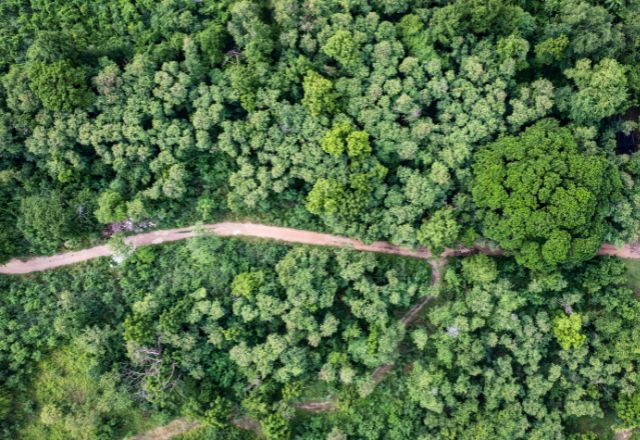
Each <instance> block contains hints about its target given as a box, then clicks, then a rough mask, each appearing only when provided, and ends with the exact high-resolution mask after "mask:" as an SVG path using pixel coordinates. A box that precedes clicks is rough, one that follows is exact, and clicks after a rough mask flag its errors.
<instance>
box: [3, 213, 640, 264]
mask: <svg viewBox="0 0 640 440" xmlns="http://www.w3.org/2000/svg"><path fill="white" fill-rule="evenodd" d="M198 229H202V230H204V231H206V232H209V233H211V234H213V235H217V236H219V237H230V236H245V237H257V238H266V239H271V240H278V241H283V242H287V243H300V244H310V245H318V246H332V247H346V248H352V249H354V250H359V251H365V252H381V253H385V254H395V255H404V256H407V257H415V258H422V259H427V258H430V257H432V254H431V252H429V251H428V250H427V249H424V248H420V249H416V250H414V249H407V248H403V247H400V246H396V245H393V244H391V243H388V242H386V241H376V242H373V243H371V244H364V243H362V242H361V241H359V240H355V239H352V238H347V237H341V236H338V235H331V234H324V233H321V232H313V231H303V230H299V229H293V228H284V227H279V226H268V225H262V224H258V223H234V222H223V223H214V224H208V225H202V226H200V227H186V228H175V229H163V230H159V231H153V232H144V233H141V234H138V235H132V236H130V237H127V238H126V239H125V243H127V244H130V245H132V246H134V247H138V246H144V245H150V244H160V243H168V242H171V241H178V240H184V239H185V238H191V237H195V236H196V235H198V232H197V231H198ZM473 252H483V253H485V254H488V255H494V256H498V255H503V252H502V251H501V250H500V249H490V248H487V247H482V246H474V247H472V248H466V247H463V246H460V247H458V248H455V249H446V250H445V251H444V252H443V253H442V254H440V256H442V257H459V256H462V255H467V254H470V253H473ZM112 254H113V252H112V251H111V249H110V248H109V246H108V245H100V246H95V247H92V248H88V249H82V250H79V251H73V252H64V253H60V254H56V255H51V256H45V257H35V258H30V259H28V260H20V259H17V258H14V259H13V260H11V261H9V262H8V263H6V264H3V265H0V274H13V275H19V274H26V273H31V272H40V271H43V270H47V269H54V268H56V267H60V266H66V265H69V264H75V263H80V262H82V261H87V260H91V259H94V258H98V257H108V256H110V255H112ZM598 254H599V255H612V256H616V257H620V258H627V259H640V243H629V244H627V245H625V246H623V247H621V248H616V247H615V246H613V245H610V244H604V245H602V248H601V249H600V251H599V253H598Z"/></svg>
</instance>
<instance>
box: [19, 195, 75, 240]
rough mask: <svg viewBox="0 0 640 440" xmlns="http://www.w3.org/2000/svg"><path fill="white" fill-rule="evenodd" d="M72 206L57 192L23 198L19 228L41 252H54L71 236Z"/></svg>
mask: <svg viewBox="0 0 640 440" xmlns="http://www.w3.org/2000/svg"><path fill="white" fill-rule="evenodd" d="M71 219H72V217H71V213H70V208H69V207H67V206H65V202H64V201H63V200H62V198H61V196H60V195H59V194H57V193H50V194H47V195H42V196H39V195H34V196H30V197H27V198H24V199H22V201H21V203H20V217H19V221H18V228H19V229H20V231H21V232H22V233H23V234H24V237H25V238H26V239H27V240H29V241H30V242H31V243H32V244H33V245H34V248H35V249H37V250H38V251H39V252H52V251H55V249H56V248H57V247H58V246H59V245H60V244H61V243H62V242H63V241H64V240H66V239H68V238H70V237H71V234H72V229H71Z"/></svg>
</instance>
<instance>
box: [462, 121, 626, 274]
mask: <svg viewBox="0 0 640 440" xmlns="http://www.w3.org/2000/svg"><path fill="white" fill-rule="evenodd" d="M473 172H474V180H473V186H472V194H473V201H474V202H475V204H476V206H477V208H478V210H479V211H478V212H479V215H480V218H481V219H482V233H483V235H484V236H486V237H488V238H491V239H493V240H496V241H497V242H498V244H499V245H500V246H501V247H502V248H503V249H505V250H508V251H515V252H516V253H517V254H516V255H517V260H518V262H519V263H521V264H523V265H524V266H526V267H529V268H532V269H536V270H549V269H554V268H555V267H556V265H558V264H560V263H568V262H571V263H577V262H580V261H583V260H586V259H588V258H591V257H592V256H593V255H595V253H596V252H597V250H598V249H599V247H600V243H601V242H602V239H603V237H604V234H605V228H606V225H605V222H604V219H605V217H606V215H607V214H608V212H609V210H610V209H611V206H612V204H613V203H615V202H616V201H617V199H619V197H620V194H619V190H620V186H621V182H620V177H619V176H618V173H617V172H616V171H615V169H613V168H612V167H611V166H610V165H609V164H608V163H607V160H606V159H605V158H604V157H603V156H602V155H599V154H591V155H588V154H585V153H583V152H581V151H580V150H579V148H578V145H577V143H576V141H575V140H574V139H573V137H572V135H571V132H570V131H569V130H568V129H566V128H561V127H559V125H558V123H557V121H554V120H551V119H547V120H544V121H541V122H538V123H537V124H535V125H534V126H532V127H529V128H527V129H525V131H524V132H523V133H522V134H521V135H520V136H518V137H515V136H505V137H502V138H500V139H498V140H497V141H495V142H494V143H491V144H489V145H487V146H486V147H484V148H482V149H481V150H480V151H478V153H477V154H476V156H475V162H474V165H473Z"/></svg>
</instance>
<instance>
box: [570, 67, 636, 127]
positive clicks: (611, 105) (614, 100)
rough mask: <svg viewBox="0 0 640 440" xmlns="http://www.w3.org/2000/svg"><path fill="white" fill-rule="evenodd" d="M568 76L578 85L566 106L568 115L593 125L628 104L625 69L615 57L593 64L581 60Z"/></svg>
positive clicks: (625, 107) (621, 109)
mask: <svg viewBox="0 0 640 440" xmlns="http://www.w3.org/2000/svg"><path fill="white" fill-rule="evenodd" d="M565 75H566V76H567V78H569V79H572V80H573V82H574V83H575V85H576V88H577V91H576V92H575V93H572V94H571V96H570V98H569V99H568V102H567V105H568V107H569V110H568V111H569V115H570V116H571V118H572V119H573V120H574V121H576V122H578V123H582V124H589V123H591V124H593V123H595V122H597V121H600V120H601V119H603V118H606V117H609V116H612V115H615V114H618V113H621V112H623V111H624V110H626V109H627V107H628V106H629V103H628V97H629V95H628V89H627V78H626V75H625V68H624V66H621V65H620V64H619V63H618V62H617V61H616V60H612V59H608V58H605V59H603V60H602V61H600V62H599V63H598V64H596V65H595V66H593V67H592V66H591V60H589V59H582V60H579V61H578V62H577V63H576V66H575V68H573V69H567V70H566V71H565Z"/></svg>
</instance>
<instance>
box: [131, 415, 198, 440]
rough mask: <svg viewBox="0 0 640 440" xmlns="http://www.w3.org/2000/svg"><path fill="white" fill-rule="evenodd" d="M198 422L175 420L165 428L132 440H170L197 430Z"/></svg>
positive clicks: (161, 427)
mask: <svg viewBox="0 0 640 440" xmlns="http://www.w3.org/2000/svg"><path fill="white" fill-rule="evenodd" d="M198 426H199V425H198V422H190V421H188V420H186V419H175V420H172V421H171V422H169V423H168V424H166V425H164V426H160V427H159V428H156V429H153V430H151V431H148V432H145V433H144V434H140V435H137V436H135V437H133V439H132V440H169V439H170V438H173V437H175V436H177V435H180V434H184V433H185V432H187V431H191V430H192V429H195V428H197V427H198Z"/></svg>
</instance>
